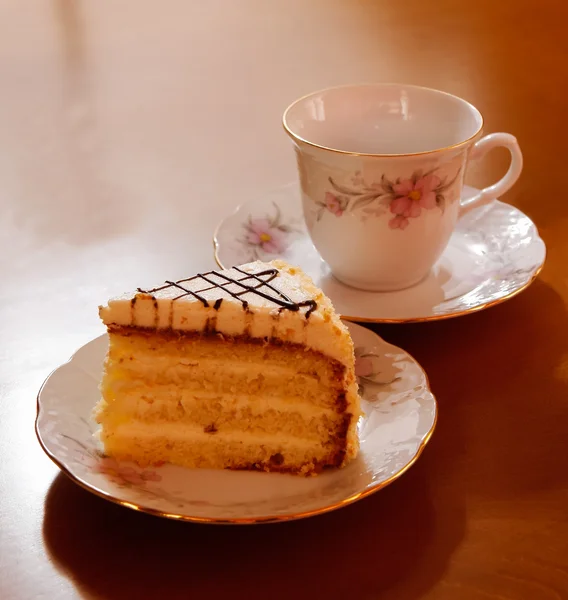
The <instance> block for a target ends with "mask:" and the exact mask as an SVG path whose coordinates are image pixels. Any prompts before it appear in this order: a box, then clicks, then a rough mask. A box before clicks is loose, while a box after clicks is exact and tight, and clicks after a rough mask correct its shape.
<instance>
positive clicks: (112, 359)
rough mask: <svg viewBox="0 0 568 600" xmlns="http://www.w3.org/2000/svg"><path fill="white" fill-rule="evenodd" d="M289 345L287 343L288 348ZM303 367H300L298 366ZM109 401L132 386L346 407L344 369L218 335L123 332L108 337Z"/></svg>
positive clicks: (302, 352)
mask: <svg viewBox="0 0 568 600" xmlns="http://www.w3.org/2000/svg"><path fill="white" fill-rule="evenodd" d="M287 346H288V345H287ZM296 363H300V368H297V367H296ZM106 366H107V374H106V379H105V390H104V391H105V397H106V399H107V401H111V400H112V399H113V398H114V397H116V396H118V395H121V394H124V393H127V392H128V391H129V390H130V389H131V388H132V387H133V386H135V387H137V386H139V385H142V384H143V385H145V386H147V387H148V388H149V389H151V388H152V387H154V386H160V385H167V384H174V385H177V386H179V387H180V389H182V388H183V389H187V390H192V391H193V392H195V393H196V394H200V395H201V394H202V393H217V394H219V395H222V394H238V393H241V392H242V391H243V390H246V391H248V392H249V394H250V395H265V396H267V397H284V398H302V399H303V401H304V402H306V403H312V404H314V405H315V406H321V407H324V408H326V407H327V408H337V407H338V406H339V407H340V408H341V409H342V410H344V409H345V404H346V401H345V392H344V389H345V388H344V368H343V366H342V365H340V364H339V363H337V362H336V361H332V360H331V359H329V358H327V357H324V356H322V355H320V354H318V353H316V352H313V351H310V350H306V349H305V348H300V349H297V348H295V347H292V352H287V348H286V347H284V346H281V345H278V346H273V345H272V344H258V343H255V342H251V341H250V340H249V341H247V340H243V339H239V340H233V339H225V340H220V339H219V338H218V337H217V336H215V335H209V336H207V335H198V336H197V335H183V336H179V335H175V336H171V335H167V334H164V333H161V332H155V333H153V334H152V333H150V332H147V331H144V330H142V331H139V330H134V329H125V328H122V329H121V330H120V332H118V331H117V332H113V333H111V334H110V349H109V353H108V358H107V363H106Z"/></svg>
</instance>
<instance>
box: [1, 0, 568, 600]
mask: <svg viewBox="0 0 568 600" xmlns="http://www.w3.org/2000/svg"><path fill="white" fill-rule="evenodd" d="M567 12H568V11H567V9H566V8H565V3H563V2H561V1H559V0H558V1H552V0H540V1H539V2H528V1H522V0H521V1H519V0H514V1H513V0H477V1H476V2H462V1H459V0H431V1H428V2H425V1H422V0H405V1H395V0H391V1H386V0H385V1H379V0H377V1H375V2H355V1H350V0H335V1H331V0H328V1H325V0H309V1H307V0H287V1H286V2H284V1H274V2H266V1H263V0H240V1H239V2H236V1H231V0H225V1H220V0H212V1H211V2H187V1H185V0H184V1H182V0H179V1H168V2H151V1H150V0H113V1H112V2H111V1H110V0H104V1H103V0H97V1H96V2H94V1H93V2H87V1H79V0H53V1H47V0H46V2H37V1H33V0H5V1H4V2H2V3H1V4H0V23H1V24H2V34H1V35H0V202H1V205H2V215H1V224H0V240H1V244H2V246H1V252H0V266H1V271H0V274H1V276H2V285H1V287H0V311H1V315H0V336H1V338H0V339H1V340H2V343H1V344H0V355H1V359H2V360H1V362H0V598H2V599H4V598H9V599H12V598H16V599H21V598H25V599H36V598H37V599H39V598H42V599H43V598H46V599H59V598H63V599H66V598H74V597H79V596H84V597H87V598H125V599H129V598H193V597H195V598H198V597H199V598H218V597H219V598H220V597H224V598H227V597H245V598H275V599H276V598H290V597H291V596H292V594H297V595H298V596H299V597H301V598H304V597H305V598H307V597H310V598H356V599H363V600H371V599H376V598H389V599H390V598H393V599H398V598H401V599H409V598H428V599H431V598H432V599H433V598H435V599H462V598H463V599H466V600H467V599H473V600H477V599H479V600H486V599H499V600H503V599H531V600H533V599H534V600H540V599H543V600H548V599H550V600H553V599H562V598H568V516H567V511H568V451H567V445H568V435H567V433H568V394H567V381H568V354H567V332H568V318H567V314H566V300H567V299H568V286H567V282H568V277H567V267H566V265H567V260H568V251H567V249H568V244H567V243H566V239H567V237H568V230H567V219H566V216H567V213H568V196H567V184H566V156H567V152H566V144H567V141H568V126H567V117H566V110H567V108H566V107H567V85H566V81H567V65H568V42H567V38H568V32H567V29H566V22H567V17H568V14H567ZM357 81H398V82H409V83H416V84H421V85H427V86H432V87H436V88H441V89H444V90H447V91H449V92H453V93H455V94H458V95H460V96H463V97H465V98H467V99H468V100H470V101H471V102H473V103H474V104H475V105H477V106H478V107H479V108H480V110H481V111H482V112H483V113H484V116H485V119H486V130H487V131H501V130H502V131H509V132H511V133H513V134H515V135H516V136H518V139H519V142H520V144H521V146H522V148H523V152H524V156H525V161H526V167H525V171H524V173H523V176H522V178H521V181H520V183H519V184H518V185H516V186H515V188H514V189H513V190H512V191H511V192H510V193H509V194H508V195H507V197H506V200H507V201H508V202H511V203H512V204H514V205H516V206H518V207H519V208H521V209H522V210H523V211H525V212H526V213H527V214H529V215H530V216H531V217H532V218H533V219H534V220H535V222H536V223H537V225H538V227H539V228H540V230H541V232H542V235H543V237H544V239H545V241H546V243H547V246H548V252H549V256H548V262H547V265H546V267H545V269H544V271H543V273H542V275H541V276H540V278H539V280H538V281H537V282H536V283H534V284H533V285H532V286H531V287H530V288H529V289H528V290H527V291H526V292H524V293H523V294H521V295H520V296H518V297H517V298H515V299H513V300H511V301H510V302H507V303H505V304H503V305H501V306H497V307H495V308H492V309H491V310H488V311H486V312H483V313H479V314H476V315H472V316H469V317H465V318H461V319H457V320H453V321H447V322H441V323H437V324H428V325H409V326H390V327H379V328H378V330H379V331H380V332H381V334H382V335H384V337H385V338H386V339H387V340H389V341H392V342H394V343H397V344H399V345H401V346H403V347H404V348H406V349H407V350H408V351H410V352H411V353H412V354H413V355H414V356H416V357H417V358H418V360H419V361H420V362H421V363H422V364H423V366H424V367H425V369H426V370H427V372H428V374H429V375H430V378H431V383H432V386H433V389H434V391H435V392H436V394H437V396H438V398H439V404H440V419H439V424H438V429H437V431H436V433H435V435H434V437H433V439H432V441H431V443H430V445H429V446H428V448H427V449H426V452H425V453H424V455H423V457H422V458H421V459H420V460H419V461H418V463H417V464H416V465H415V466H414V467H413V468H412V469H411V470H410V471H409V472H408V473H407V474H406V475H405V476H404V477H403V478H401V479H400V480H399V481H397V482H396V483H394V484H393V485H391V486H390V487H388V488H386V489H385V490H383V491H381V492H380V493H377V494H376V495H374V496H372V497H370V498H368V499H366V500H364V501H362V502H360V503H357V504H355V505H353V506H351V507H348V508H346V509H344V510H341V511H338V512H336V513H332V514H328V515H325V516H322V517H319V518H314V519H311V520H306V521H301V522H295V523H289V524H284V525H276V526H259V527H248V528H221V527H207V526H195V525H189V524H182V523H176V522H168V521H165V520H160V519H157V518H152V517H149V516H145V515H141V514H136V513H134V512H131V511H128V510H126V509H123V508H120V507H118V506H114V505H112V504H109V503H107V502H105V501H103V500H100V499H98V498H96V497H94V496H92V495H90V494H89V493H87V492H85V491H83V490H82V489H79V488H78V487H77V486H75V485H74V484H73V483H71V482H70V481H68V480H67V479H66V478H65V477H64V476H63V475H60V474H58V471H57V469H56V467H55V466H54V465H52V463H51V462H50V461H49V460H48V458H47V457H45V456H44V455H43V453H42V451H41V449H40V447H39V445H38V444H37V442H36V439H35V436H34V431H33V421H34V416H35V395H36V392H37V390H38V388H39V386H40V384H41V382H42V381H43V379H44V378H45V377H46V376H47V374H48V373H49V372H50V371H51V370H52V369H53V368H55V367H56V366H58V365H59V364H60V363H61V362H63V361H65V360H66V359H67V358H68V356H69V355H70V354H71V353H72V352H73V351H74V350H75V349H76V348H77V347H79V346H80V345H82V344H83V343H85V342H87V341H88V340H89V339H91V338H93V337H95V336H96V335H98V334H99V333H101V332H102V326H101V325H100V324H99V322H98V319H97V315H96V306H97V304H98V303H99V302H102V301H104V300H105V299H106V297H107V296H108V295H110V294H114V293H116V292H119V291H121V290H122V289H129V288H130V287H132V286H133V285H138V284H139V282H140V281H141V280H143V281H152V280H154V279H158V280H161V279H163V278H164V276H165V274H166V271H167V275H168V276H170V277H175V276H176V275H178V274H179V276H182V275H183V274H187V273H191V272H193V271H196V270H198V269H206V268H210V267H213V265H214V263H213V258H212V254H211V232H212V230H213V228H214V227H215V225H216V223H217V221H218V220H219V219H220V218H221V217H222V216H223V215H224V214H226V213H227V211H229V210H231V209H232V208H233V207H234V206H235V205H236V204H237V203H239V202H241V201H244V200H247V199H249V198H251V197H253V196H257V195H259V194H261V193H263V192H265V191H269V190H271V189H273V188H275V187H278V186H280V185H283V184H286V183H288V182H289V181H291V180H293V179H294V178H295V176H296V174H295V164H294V157H293V153H292V151H291V148H290V144H289V141H288V140H287V139H286V136H285V135H284V133H283V132H282V131H281V128H280V114H281V112H282V110H283V109H284V108H285V106H286V105H287V104H288V103H289V102H290V101H292V100H293V99H295V98H296V97H298V96H300V95H303V94H305V93H307V92H310V91H312V90H314V89H318V88H322V87H326V86H330V85H335V84H341V83H346V82H357ZM506 164H507V157H506V155H505V153H503V154H500V153H499V152H495V153H494V154H492V155H491V156H489V157H488V158H487V160H486V161H484V163H483V164H481V165H479V166H478V167H477V168H476V169H475V170H472V171H471V172H470V173H469V177H468V179H469V183H472V184H474V185H482V184H487V183H491V182H492V181H493V180H495V179H497V178H498V177H499V176H500V174H501V173H502V172H504V169H505V168H506ZM142 278H143V279H142Z"/></svg>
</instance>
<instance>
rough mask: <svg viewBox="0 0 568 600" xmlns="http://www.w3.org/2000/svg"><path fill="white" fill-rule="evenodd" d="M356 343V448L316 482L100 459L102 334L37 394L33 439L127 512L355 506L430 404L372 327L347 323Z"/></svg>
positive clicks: (420, 436)
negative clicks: (95, 416) (95, 417)
mask: <svg viewBox="0 0 568 600" xmlns="http://www.w3.org/2000/svg"><path fill="white" fill-rule="evenodd" d="M348 327H349V331H350V333H351V336H352V338H353V341H354V343H355V347H356V356H357V366H358V371H359V373H360V376H359V389H360V392H361V395H362V399H363V400H362V408H363V411H364V413H365V415H364V416H363V417H361V419H360V421H359V424H358V432H359V438H360V442H361V451H360V452H359V455H358V457H357V458H356V459H355V460H353V461H352V462H350V463H349V464H348V465H347V466H346V467H344V468H343V469H338V470H330V471H325V472H324V473H322V474H321V475H318V476H317V477H300V476H297V475H286V474H280V473H259V472H248V471H225V470H210V469H186V468H183V467H176V466H173V465H162V466H160V467H151V468H145V469H143V468H140V467H138V466H137V465H136V464H133V463H125V462H117V461H115V460H113V459H111V458H108V457H105V456H104V455H103V453H102V448H101V447H100V445H99V442H98V441H97V439H96V437H95V436H94V433H95V431H96V428H97V426H96V424H95V423H94V422H93V421H92V419H91V412H92V410H93V407H94V406H95V404H96V403H97V402H98V400H99V397H100V394H99V389H98V386H99V381H100V377H101V371H102V363H103V360H104V357H105V354H106V351H107V336H106V335H103V336H101V337H99V338H96V339H95V340H92V341H91V342H89V343H88V344H86V345H85V346H83V347H82V348H80V349H79V350H78V351H77V352H76V353H75V354H74V356H73V357H72V358H71V359H70V361H69V362H68V363H66V364H64V365H62V366H61V367H59V368H58V369H56V370H55V371H54V372H53V373H52V374H51V375H50V376H49V377H48V378H47V380H46V381H45V383H44V384H43V386H42V388H41V390H40V392H39V395H38V412H37V418H36V433H37V436H38V439H39V442H40V444H41V446H42V447H43V449H44V450H45V452H46V453H47V455H48V456H49V457H50V458H51V459H52V460H53V461H54V462H55V464H57V465H58V466H59V468H60V469H61V470H62V471H63V472H64V473H66V474H67V475H68V476H69V477H70V478H71V479H72V480H73V481H75V482H76V483H78V484H79V485H80V486H82V487H83V488H85V489H86V490H89V491H90V492H93V493H94V494H96V495H98V496H100V497H101V498H105V499H106V500H110V501H112V502H116V503H117V504H120V505H122V506H125V507H127V508H131V509H134V510H138V511H142V512H146V513H150V514H153V515H157V516H161V517H167V518H171V519H178V520H182V521H194V522H200V523H225V524H228V523H234V524H247V523H268V522H276V521H286V520H291V519H300V518H304V517H310V516H314V515H319V514H322V513H325V512H328V511H331V510H334V509H337V508H341V507H343V506H347V505H348V504H351V503H353V502H355V501H356V500H360V499H361V498H364V497H365V496H368V495H369V494H372V493H373V492H376V491H377V490H379V489H381V488H383V487H385V486H386V485H388V484H389V483H391V482H392V481H394V480H395V479H397V478H398V477H400V476H401V475H402V474H403V473H404V472H405V471H406V470H407V469H408V468H409V467H410V466H411V465H412V464H413V463H414V462H415V461H416V459H417V458H418V456H419V455H420V453H421V452H422V450H423V449H424V446H425V445H426V443H427V442H428V440H429V439H430V436H431V435H432V432H433V430H434V426H435V424H436V415H437V407H436V400H435V398H434V396H433V395H432V392H431V391H430V389H429V387H428V379H427V377H426V374H425V373H424V371H423V370H422V368H421V367H420V365H419V364H418V363H417V362H416V361H415V360H414V359H413V358H412V357H411V356H409V355H408V354H406V353H405V352H404V351H403V350H401V349H400V348H396V347H395V346H392V345H390V344H387V343H386V342H385V341H384V340H382V339H381V338H380V337H379V336H378V335H376V334H375V333H373V332H372V331H370V330H368V329H366V328H364V327H361V326H360V325H356V324H354V323H349V324H348Z"/></svg>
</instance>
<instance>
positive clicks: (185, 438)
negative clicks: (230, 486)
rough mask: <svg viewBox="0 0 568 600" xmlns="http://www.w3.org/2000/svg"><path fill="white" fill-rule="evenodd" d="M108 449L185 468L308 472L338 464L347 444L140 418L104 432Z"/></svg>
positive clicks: (126, 456)
mask: <svg viewBox="0 0 568 600" xmlns="http://www.w3.org/2000/svg"><path fill="white" fill-rule="evenodd" d="M101 438H102V440H103V442H104V444H105V448H106V450H107V452H108V453H109V454H110V455H112V456H114V457H115V458H117V459H118V460H131V461H134V462H136V463H138V464H139V465H141V466H147V465H152V464H158V463H161V462H169V463H172V464H175V465H180V466H184V467H192V468H193V467H200V468H211V469H254V470H264V471H282V472H292V473H303V474H308V473H311V472H319V471H321V470H322V469H324V468H325V467H331V466H339V465H340V464H341V463H342V461H343V459H344V449H343V447H344V445H343V444H342V443H339V442H338V443H337V444H336V445H335V446H331V447H327V448H323V447H322V446H321V444H319V443H318V442H314V441H310V440H305V439H297V438H295V437H293V436H289V435H284V434H281V435H278V436H276V435H258V434H251V433H243V432H227V433H221V432H218V433H215V434H214V435H211V434H207V433H205V432H203V430H202V429H200V428H197V427H192V426H187V425H181V424H178V423H166V424H162V425H161V426H160V427H159V428H158V427H156V426H155V425H151V424H146V423H141V422H137V421H133V422H130V423H128V424H124V425H121V426H119V427H117V428H116V429H114V430H113V431H112V433H110V434H106V433H105V432H104V430H103V432H102V435H101Z"/></svg>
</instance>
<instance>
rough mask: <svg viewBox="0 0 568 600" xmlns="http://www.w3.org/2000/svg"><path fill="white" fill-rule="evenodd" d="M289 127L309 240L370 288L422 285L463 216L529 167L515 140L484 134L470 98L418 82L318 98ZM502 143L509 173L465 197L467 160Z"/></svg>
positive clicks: (343, 276) (345, 277)
mask: <svg viewBox="0 0 568 600" xmlns="http://www.w3.org/2000/svg"><path fill="white" fill-rule="evenodd" d="M283 123H284V128H285V130H286V132H287V133H288V134H289V135H290V137H291V138H292V139H293V141H294V144H295V149H296V156H297V161H298V169H299V174H300V184H301V189H302V204H303V211H304V217H305V220H306V224H307V228H308V231H309V233H310V236H311V238H312V241H313V243H314V245H315V247H316V248H317V250H318V252H319V253H320V255H321V257H322V258H323V260H324V261H325V262H326V263H327V264H328V265H329V267H330V268H331V271H332V273H333V274H334V275H335V277H337V279H339V280H340V281H342V282H343V283H346V284H347V285H350V286H353V287H356V288H360V289H364V290H373V291H389V290H398V289H403V288H406V287H410V286H412V285H414V284H416V283H418V282H420V281H421V280H422V279H424V278H425V277H426V276H427V275H428V273H429V272H430V269H431V268H432V266H433V265H434V263H435V262H436V261H437V260H438V258H439V257H440V255H441V254H442V252H443V251H444V249H445V248H446V245H447V244H448V241H449V239H450V236H451V235H452V231H453V230H454V227H455V225H456V221H457V219H458V217H459V216H460V215H462V214H464V212H466V211H469V210H471V209H472V208H475V207H478V206H481V205H483V204H486V203H488V202H491V201H492V200H493V199H494V198H496V197H498V196H501V195H502V194H504V193H505V192H506V191H507V190H508V189H509V188H510V187H511V186H512V185H513V184H514V183H515V182H516V181H517V179H518V178H519V175H520V173H521V170H522V166H523V157H522V154H521V151H520V149H519V145H518V143H517V140H516V139H515V138H514V137H513V136H512V135H510V134H507V133H493V134H490V135H487V136H485V137H481V132H482V127H483V118H482V116H481V113H480V112H479V111H478V110H477V109H476V108H475V107H474V106H472V105H471V104H470V103H469V102H466V101H465V100H462V99H461V98H458V97H457V96H453V95H451V94H447V93H445V92H441V91H438V90H433V89H428V88H423V87H418V86H413V85H400V84H363V85H348V86H342V87H336V88H330V89H327V90H323V91H319V92H314V93H312V94H310V95H308V96H305V97H303V98H300V99H299V100H296V102H294V103H293V104H291V105H290V106H289V107H288V108H287V109H286V111H285V113H284V117H283ZM497 146H504V147H506V148H507V149H508V150H509V151H510V153H511V164H510V166H509V170H508V172H507V174H506V175H505V176H504V177H503V178H502V179H501V180H500V181H498V182H497V183H495V184H494V185H491V186H489V187H487V188H485V189H483V190H482V191H481V192H480V193H479V194H477V195H476V196H475V197H473V198H468V199H467V200H464V199H462V188H463V181H464V174H465V171H466V168H467V165H468V161H469V160H471V159H474V160H475V159H476V158H479V157H480V156H482V155H484V154H485V153H486V152H487V151H488V150H491V149H492V148H495V147H497Z"/></svg>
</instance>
